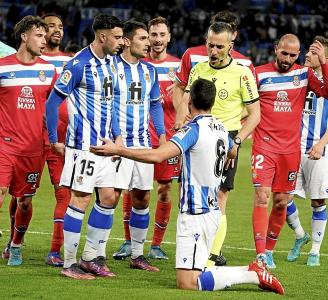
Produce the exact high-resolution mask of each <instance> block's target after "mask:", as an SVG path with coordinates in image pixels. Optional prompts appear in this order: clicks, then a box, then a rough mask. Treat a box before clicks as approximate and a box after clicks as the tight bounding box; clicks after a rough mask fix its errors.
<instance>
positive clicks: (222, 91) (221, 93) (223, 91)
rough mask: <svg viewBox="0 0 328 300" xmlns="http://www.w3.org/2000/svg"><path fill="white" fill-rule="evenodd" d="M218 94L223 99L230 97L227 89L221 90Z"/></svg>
mask: <svg viewBox="0 0 328 300" xmlns="http://www.w3.org/2000/svg"><path fill="white" fill-rule="evenodd" d="M218 96H219V98H220V99H221V100H225V99H227V98H228V91H227V90H225V89H222V90H219V92H218Z"/></svg>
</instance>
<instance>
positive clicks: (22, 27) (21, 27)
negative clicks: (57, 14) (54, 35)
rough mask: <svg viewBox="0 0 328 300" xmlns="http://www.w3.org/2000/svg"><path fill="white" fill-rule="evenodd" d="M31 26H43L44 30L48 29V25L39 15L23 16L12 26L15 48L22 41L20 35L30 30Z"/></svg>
mask: <svg viewBox="0 0 328 300" xmlns="http://www.w3.org/2000/svg"><path fill="white" fill-rule="evenodd" d="M33 26H35V27H36V28H40V27H43V28H44V29H45V31H48V25H47V24H46V23H45V22H44V21H43V20H42V19H41V18H40V17H35V16H25V17H24V18H23V19H21V20H20V21H19V22H18V23H17V24H16V25H15V27H14V36H15V43H16V47H17V48H19V47H20V45H21V43H22V37H21V35H22V34H23V33H25V32H28V31H29V30H31V29H32V28H33Z"/></svg>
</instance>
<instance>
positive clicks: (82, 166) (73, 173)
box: [60, 147, 115, 193]
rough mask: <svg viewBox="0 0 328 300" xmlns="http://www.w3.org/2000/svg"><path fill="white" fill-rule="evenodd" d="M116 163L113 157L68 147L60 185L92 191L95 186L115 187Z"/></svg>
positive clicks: (76, 189)
mask: <svg viewBox="0 0 328 300" xmlns="http://www.w3.org/2000/svg"><path fill="white" fill-rule="evenodd" d="M114 184H115V163H114V162H113V161H112V158H111V157H108V156H107V157H106V156H98V155H95V154H93V153H91V152H89V151H83V150H77V149H72V148H68V147H66V149H65V164H64V169H63V172H62V175H61V178H60V185H62V186H67V187H70V188H71V189H72V190H75V191H79V192H84V193H92V192H93V189H94V188H95V187H114Z"/></svg>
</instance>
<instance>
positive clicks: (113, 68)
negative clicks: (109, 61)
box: [110, 65, 116, 73]
mask: <svg viewBox="0 0 328 300" xmlns="http://www.w3.org/2000/svg"><path fill="white" fill-rule="evenodd" d="M110 69H111V70H112V72H113V73H116V69H115V67H114V65H110Z"/></svg>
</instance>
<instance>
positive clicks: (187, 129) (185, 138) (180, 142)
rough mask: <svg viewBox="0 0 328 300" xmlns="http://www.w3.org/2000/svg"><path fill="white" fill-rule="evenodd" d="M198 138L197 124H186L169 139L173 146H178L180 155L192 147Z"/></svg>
mask: <svg viewBox="0 0 328 300" xmlns="http://www.w3.org/2000/svg"><path fill="white" fill-rule="evenodd" d="M198 137H199V127H198V125H197V124H188V125H186V126H184V127H182V128H181V129H180V130H179V131H178V132H177V133H176V134H175V135H174V136H173V137H172V138H171V139H170V141H171V142H173V143H174V144H175V145H177V146H178V148H179V149H180V151H181V153H184V152H186V151H187V150H188V149H190V148H191V147H193V146H194V145H195V144H196V143H197V141H198Z"/></svg>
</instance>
